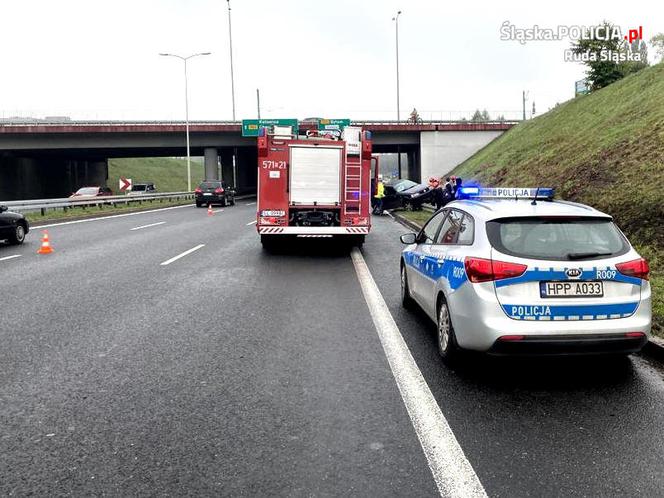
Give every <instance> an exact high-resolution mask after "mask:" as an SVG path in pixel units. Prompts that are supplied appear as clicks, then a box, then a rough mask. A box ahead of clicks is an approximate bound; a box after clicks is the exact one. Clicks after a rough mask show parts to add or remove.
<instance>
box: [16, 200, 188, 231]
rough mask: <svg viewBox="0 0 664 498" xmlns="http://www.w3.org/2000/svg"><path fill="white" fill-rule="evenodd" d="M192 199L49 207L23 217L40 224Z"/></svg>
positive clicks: (180, 204) (175, 203)
mask: <svg viewBox="0 0 664 498" xmlns="http://www.w3.org/2000/svg"><path fill="white" fill-rule="evenodd" d="M193 203H194V201H193V199H180V200H175V199H174V200H168V199H163V200H161V201H160V200H159V199H155V200H153V201H152V202H151V201H147V200H145V201H138V200H137V201H136V202H132V203H131V204H117V205H116V206H115V207H113V206H112V205H104V206H102V207H97V206H88V207H85V208H84V207H78V206H77V207H74V208H71V209H67V210H66V211H64V210H63V209H61V208H60V209H51V210H47V211H46V214H45V215H43V216H42V214H41V213H40V212H33V213H25V217H26V218H27V219H28V221H29V222H30V224H31V225H33V224H34V225H42V224H44V223H47V222H50V221H67V220H77V219H83V218H96V217H99V216H107V215H111V214H122V213H129V212H133V211H147V210H150V209H159V208H163V207H170V206H182V205H185V204H193Z"/></svg>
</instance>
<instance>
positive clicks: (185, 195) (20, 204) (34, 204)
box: [0, 192, 194, 215]
mask: <svg viewBox="0 0 664 498" xmlns="http://www.w3.org/2000/svg"><path fill="white" fill-rule="evenodd" d="M193 198H194V193H193V192H163V193H155V194H135V195H109V196H103V197H91V198H86V199H69V198H66V197H65V198H61V199H31V200H25V201H7V202H3V201H0V205H2V206H7V208H9V210H10V211H16V212H19V213H28V212H34V211H41V214H42V215H45V214H46V210H47V209H64V210H67V209H71V208H75V207H88V206H97V207H99V209H102V208H103V207H104V206H107V205H111V206H116V205H118V204H130V203H142V202H143V201H155V200H160V201H163V200H171V199H175V200H178V199H193Z"/></svg>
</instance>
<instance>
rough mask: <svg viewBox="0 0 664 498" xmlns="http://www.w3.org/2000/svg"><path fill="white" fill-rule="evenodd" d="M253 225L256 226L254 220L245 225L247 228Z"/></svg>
mask: <svg viewBox="0 0 664 498" xmlns="http://www.w3.org/2000/svg"><path fill="white" fill-rule="evenodd" d="M255 224H256V220H254V221H250V222H249V223H247V226H249V225H255Z"/></svg>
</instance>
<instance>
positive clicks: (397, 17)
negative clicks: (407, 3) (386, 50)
mask: <svg viewBox="0 0 664 498" xmlns="http://www.w3.org/2000/svg"><path fill="white" fill-rule="evenodd" d="M400 15H401V11H398V12H397V15H396V16H394V17H393V18H392V20H393V21H394V25H395V28H396V29H395V38H396V48H397V51H396V52H397V121H401V113H400V112H399V16H400Z"/></svg>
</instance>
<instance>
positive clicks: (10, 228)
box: [0, 206, 30, 244]
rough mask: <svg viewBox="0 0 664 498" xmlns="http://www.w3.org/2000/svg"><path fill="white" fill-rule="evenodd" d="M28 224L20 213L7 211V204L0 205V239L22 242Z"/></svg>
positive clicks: (15, 242)
mask: <svg viewBox="0 0 664 498" xmlns="http://www.w3.org/2000/svg"><path fill="white" fill-rule="evenodd" d="M29 231H30V224H29V223H28V220H26V219H25V216H23V215H22V214H20V213H14V212H12V211H9V210H8V208H7V206H0V240H6V241H7V242H9V243H10V244H23V241H25V236H26V234H27V233H28V232H29Z"/></svg>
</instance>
